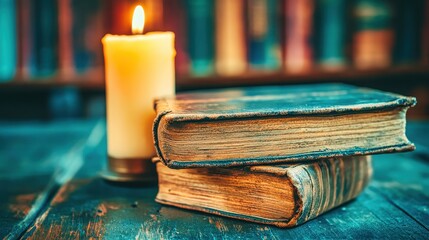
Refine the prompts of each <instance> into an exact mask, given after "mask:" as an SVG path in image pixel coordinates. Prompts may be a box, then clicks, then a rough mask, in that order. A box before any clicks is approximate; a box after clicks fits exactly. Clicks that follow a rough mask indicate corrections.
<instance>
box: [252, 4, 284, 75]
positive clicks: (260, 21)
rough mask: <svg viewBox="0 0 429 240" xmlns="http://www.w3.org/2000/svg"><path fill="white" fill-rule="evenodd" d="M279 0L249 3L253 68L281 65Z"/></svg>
mask: <svg viewBox="0 0 429 240" xmlns="http://www.w3.org/2000/svg"><path fill="white" fill-rule="evenodd" d="M279 5H280V4H279V2H278V1H277V0H250V1H249V2H248V5H247V9H248V12H247V18H248V21H247V22H248V26H247V32H248V34H247V35H248V41H249V43H248V59H249V65H250V67H251V68H252V69H262V70H274V69H278V68H280V67H281V47H280V36H279V23H278V18H279V14H278V12H277V11H278V6H279Z"/></svg>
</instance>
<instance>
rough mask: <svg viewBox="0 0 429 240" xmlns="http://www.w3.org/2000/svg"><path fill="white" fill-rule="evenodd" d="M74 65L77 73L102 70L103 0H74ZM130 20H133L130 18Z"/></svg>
mask: <svg viewBox="0 0 429 240" xmlns="http://www.w3.org/2000/svg"><path fill="white" fill-rule="evenodd" d="M70 7H71V10H72V34H71V36H72V49H73V65H74V70H75V72H76V73H77V74H85V73H89V72H91V71H92V72H97V71H98V72H101V69H102V67H103V66H102V65H103V56H102V52H103V51H102V48H101V44H100V39H101V38H102V37H103V36H104V34H106V31H105V27H104V15H103V14H104V13H103V12H104V11H103V2H102V1H101V0H91V1H86V0H72V2H71V6H70ZM129 21H131V20H130V19H129Z"/></svg>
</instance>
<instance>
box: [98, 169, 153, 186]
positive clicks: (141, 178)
mask: <svg viewBox="0 0 429 240" xmlns="http://www.w3.org/2000/svg"><path fill="white" fill-rule="evenodd" d="M100 175H101V177H102V178H103V179H105V180H107V181H111V182H123V183H128V182H133V183H153V182H156V176H145V175H141V174H124V173H116V172H112V171H108V170H105V171H102V172H101V173H100Z"/></svg>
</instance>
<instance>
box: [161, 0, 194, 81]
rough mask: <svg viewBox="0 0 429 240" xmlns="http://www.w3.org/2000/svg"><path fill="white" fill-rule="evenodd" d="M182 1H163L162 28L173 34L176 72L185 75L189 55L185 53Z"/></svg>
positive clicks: (185, 35)
mask: <svg viewBox="0 0 429 240" xmlns="http://www.w3.org/2000/svg"><path fill="white" fill-rule="evenodd" d="M184 5H185V4H184V2H183V1H177V0H164V8H163V11H164V12H163V27H162V29H163V30H164V31H172V32H174V34H175V37H174V39H175V49H176V58H175V60H176V72H177V74H178V75H182V76H183V75H186V74H188V72H189V55H188V52H187V49H186V48H187V32H186V21H185V20H186V13H185V6H184Z"/></svg>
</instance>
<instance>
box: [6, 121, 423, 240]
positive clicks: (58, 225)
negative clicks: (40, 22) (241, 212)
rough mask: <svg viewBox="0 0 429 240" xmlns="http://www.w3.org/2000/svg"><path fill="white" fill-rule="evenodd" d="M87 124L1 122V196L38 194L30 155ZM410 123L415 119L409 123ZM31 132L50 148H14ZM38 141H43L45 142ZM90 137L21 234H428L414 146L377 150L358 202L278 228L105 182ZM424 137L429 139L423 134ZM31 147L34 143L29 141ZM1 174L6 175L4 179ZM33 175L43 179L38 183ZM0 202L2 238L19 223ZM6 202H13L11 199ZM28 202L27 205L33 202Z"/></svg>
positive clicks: (100, 153) (61, 144) (100, 144)
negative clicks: (77, 163)
mask: <svg viewBox="0 0 429 240" xmlns="http://www.w3.org/2000/svg"><path fill="white" fill-rule="evenodd" d="M85 124H88V123H85V122H80V123H73V124H69V125H68V124H65V123H61V124H59V123H53V125H55V126H56V127H55V128H53V127H52V128H51V127H50V126H53V125H51V124H47V125H45V126H43V124H42V125H41V124H23V125H18V126H16V125H15V124H0V136H1V137H0V143H1V144H0V153H6V152H9V150H7V149H11V151H12V153H10V152H9V153H8V154H7V155H3V154H0V159H1V161H0V163H1V165H0V184H1V186H2V187H1V188H0V196H1V198H2V199H5V198H4V196H7V195H8V196H11V198H10V199H13V196H14V195H19V194H24V195H25V194H26V193H27V192H28V191H30V192H31V191H33V192H36V193H35V196H37V189H40V188H42V189H43V181H39V180H37V179H36V178H37V177H41V179H43V178H44V177H45V176H47V175H49V171H44V170H40V169H41V166H43V165H34V164H27V163H28V162H30V163H31V162H32V161H35V160H34V159H36V158H31V155H33V154H34V155H36V156H38V155H39V156H40V157H39V158H38V159H44V158H46V156H48V155H49V153H48V152H49V149H53V148H60V149H61V148H68V146H69V145H73V146H76V144H70V142H68V141H66V140H59V138H58V135H61V136H62V138H64V139H70V140H71V141H72V139H75V140H76V139H81V140H83V139H87V135H88V134H89V132H90V131H91V128H92V127H93V123H91V124H88V125H85ZM425 125H426V126H427V127H424V126H420V127H419V129H429V123H426V124H425ZM85 126H86V127H85ZM410 126H413V123H412V122H411V123H410ZM67 128H69V130H67ZM17 129H18V130H17ZM49 129H51V130H49ZM55 129H56V130H55ZM79 129H80V130H79ZM48 130H49V131H52V132H54V131H56V132H57V137H53V135H52V136H51V137H47V138H37V137H36V135H37V134H35V133H38V134H42V133H43V132H45V131H48ZM64 131H65V132H69V133H70V134H72V132H75V133H76V135H75V137H76V138H75V137H70V136H71V135H68V134H65V133H64ZM415 134H417V135H424V134H425V132H424V131H415V133H412V131H410V132H409V137H410V139H424V138H423V137H419V136H417V135H415ZM72 135H73V134H72ZM78 135H80V136H81V137H79V136H78ZM32 138H34V139H37V140H36V141H34V142H33V143H34V144H36V145H37V144H39V145H38V146H40V148H39V147H37V149H43V146H45V147H46V146H50V148H47V149H46V150H44V151H42V153H43V152H45V151H46V152H47V153H43V154H42V153H40V152H38V151H36V150H33V151H29V153H26V152H25V151H23V150H22V148H17V147H14V145H15V144H20V143H19V142H20V141H22V140H24V139H27V140H25V141H24V143H21V144H22V146H25V145H26V144H28V143H30V142H31V141H30V140H31V139H32ZM6 139H7V140H6ZM48 140H49V141H48ZM43 141H44V142H45V143H46V145H44V144H42V142H43ZM78 142H79V140H78ZM94 142H96V143H95V145H92V147H91V148H86V150H85V154H84V158H83V159H84V165H83V166H82V167H81V168H80V170H79V171H78V172H77V173H76V175H74V177H73V178H72V179H71V180H70V181H66V182H65V183H64V184H62V185H61V186H59V188H58V189H57V191H55V192H52V197H51V198H49V201H48V202H47V203H46V205H47V206H46V208H44V210H43V211H41V212H40V213H39V214H38V215H37V217H36V219H35V220H36V222H35V223H33V224H32V225H31V226H29V228H28V229H26V231H25V232H23V233H22V236H23V237H24V238H25V237H33V238H36V239H58V238H64V239H74V238H77V237H80V238H90V237H95V238H104V239H130V238H137V239H158V238H165V239H184V238H185V239H186V238H192V239H261V238H262V239H263V238H265V239H286V238H300V239H314V238H328V239H332V238H339V239H344V238H357V239H368V238H383V239H397V238H403V239H415V238H417V239H424V238H427V236H428V235H429V230H428V229H429V225H428V222H427V219H429V213H428V209H429V196H428V194H427V192H426V189H428V187H429V182H428V181H427V179H428V177H429V176H428V173H429V163H428V162H427V161H422V160H421V159H419V158H418V156H417V155H416V154H415V153H414V152H410V153H403V154H386V155H377V156H374V160H373V164H374V178H373V181H372V183H371V184H370V186H369V188H367V189H366V190H365V191H364V192H363V193H362V194H361V195H360V196H359V197H358V198H357V199H356V200H355V201H352V202H350V203H348V204H346V205H343V206H341V207H339V208H336V209H334V210H332V211H330V212H328V213H325V214H323V215H322V216H320V217H318V218H316V219H314V220H311V221H309V222H308V223H306V224H303V225H302V226H299V227H296V228H293V229H279V228H276V227H270V226H266V225H260V224H254V223H248V222H244V221H239V220H234V219H228V218H223V217H218V216H213V215H209V214H204V213H199V212H193V211H188V210H182V209H179V208H174V207H167V206H162V205H160V204H158V203H156V202H155V201H154V198H155V195H156V192H157V187H156V186H123V185H116V184H110V183H107V182H105V181H103V180H101V179H100V178H99V177H98V175H97V173H98V171H99V170H100V169H101V167H102V165H103V162H104V161H105V151H106V145H105V137H103V140H101V141H94ZM425 142H426V143H427V140H426V141H425ZM87 144H88V143H87ZM29 148H30V149H31V147H29ZM78 151H80V150H79V149H75V150H73V151H68V152H63V154H64V155H62V154H60V155H62V156H65V155H68V154H71V153H73V152H74V153H76V152H78ZM13 152H15V153H13ZM4 156H7V157H4ZM69 156H70V155H69ZM72 156H73V154H72ZM74 156H76V155H74ZM29 159H32V161H30V160H29ZM59 159H60V158H59ZM61 159H69V158H61ZM11 160H13V161H11ZM5 161H9V163H10V164H9V165H8V164H4V162H5ZM26 162H27V163H26ZM12 164H14V165H16V166H19V167H18V168H16V169H17V171H16V173H18V172H20V171H23V172H24V173H25V174H21V175H20V174H17V176H16V177H14V178H11V177H13V176H14V174H13V173H9V172H8V171H7V170H6V169H5V168H6V167H12ZM25 166H26V167H25ZM36 166H37V167H36ZM29 168H30V170H29ZM9 169H10V168H9ZM51 169H53V168H51ZM32 171H34V172H35V176H33V177H31V176H29V175H28V174H31V172H32ZM66 172H67V171H66ZM27 173H28V174H27ZM43 174H45V175H43ZM5 178H8V179H11V180H8V181H6V180H5ZM29 182H30V183H31V184H29ZM38 182H41V183H42V184H38ZM4 186H7V188H4ZM38 186H39V187H38ZM5 189H6V190H5ZM11 192H13V193H11ZM20 192H21V193H20ZM0 203H1V204H0V221H1V226H2V228H1V231H0V237H2V238H3V236H4V234H5V232H7V231H8V229H10V227H9V228H8V229H3V228H4V226H11V225H14V224H16V223H17V218H13V217H11V216H10V215H6V214H5V212H7V211H9V210H8V209H5V208H8V206H9V205H7V206H6V205H5V204H3V201H2V200H0ZM9 203H10V204H12V203H13V201H10V202H9ZM25 206H31V203H30V204H27V205H25ZM23 217H25V214H23V215H21V218H19V219H22V218H23ZM19 219H18V220H19ZM5 224H8V225H5Z"/></svg>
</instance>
